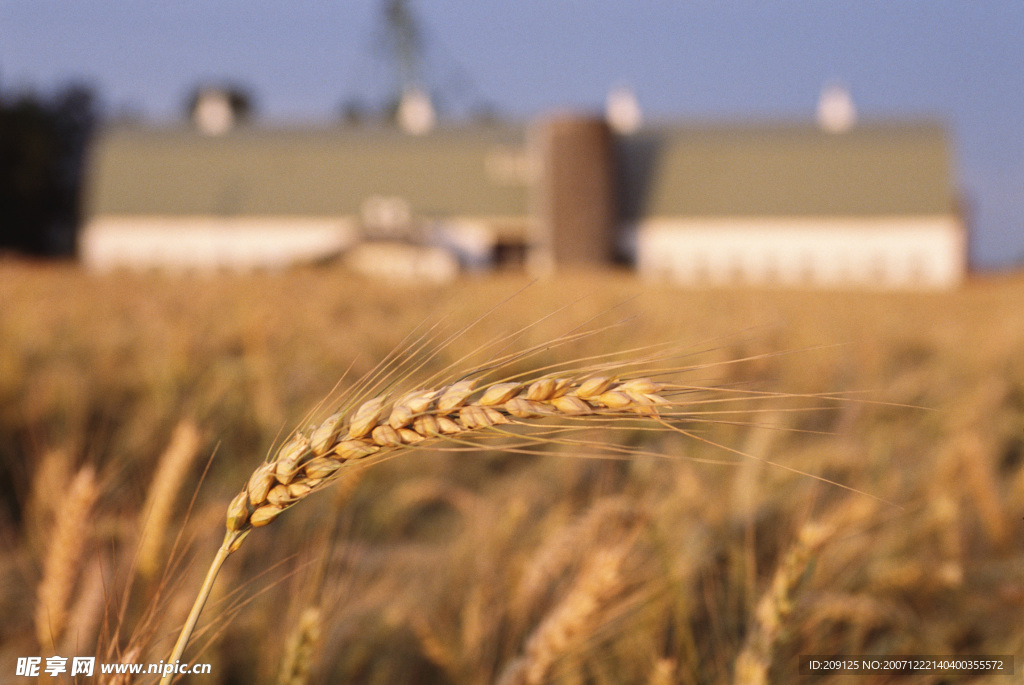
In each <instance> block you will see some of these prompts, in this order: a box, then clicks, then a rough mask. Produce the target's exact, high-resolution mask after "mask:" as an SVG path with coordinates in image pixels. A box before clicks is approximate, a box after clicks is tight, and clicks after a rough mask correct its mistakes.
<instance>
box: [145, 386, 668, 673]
mask: <svg viewBox="0 0 1024 685" xmlns="http://www.w3.org/2000/svg"><path fill="white" fill-rule="evenodd" d="M666 388H667V386H666V385H665V384H663V383H656V382H654V381H652V380H649V379H646V378H631V379H626V380H620V379H617V378H615V377H613V376H606V375H593V374H591V375H586V376H582V377H556V376H544V377H541V378H537V379H535V380H533V381H532V382H529V383H522V382H502V383H491V384H484V385H480V386H479V387H478V381H477V380H476V379H463V380H460V381H458V382H455V383H452V384H450V385H446V386H444V387H441V388H437V389H434V390H420V391H416V392H412V393H408V394H405V395H403V396H402V397H400V398H399V399H397V400H395V401H393V402H389V400H388V398H387V397H386V396H379V397H375V398H372V399H369V400H367V401H364V402H363V403H362V404H359V405H358V406H354V407H351V408H349V411H345V410H342V411H339V412H336V413H334V414H332V415H331V416H329V417H328V418H327V419H326V420H324V421H322V422H321V423H320V424H319V425H316V426H314V427H313V428H312V429H311V430H308V431H298V432H296V433H295V434H294V435H293V436H292V437H291V438H290V439H289V440H288V441H287V442H286V443H285V444H284V446H283V447H281V448H280V449H279V450H278V451H277V453H276V455H274V457H273V458H272V459H270V460H268V461H266V462H264V463H263V464H262V465H260V466H259V467H257V468H256V470H255V471H254V472H253V473H252V475H251V476H250V477H249V480H248V482H247V483H246V484H245V487H244V488H242V491H241V492H239V493H238V495H236V496H235V498H234V499H233V500H232V501H231V504H230V505H229V506H228V512H227V532H226V534H225V536H224V541H223V542H222V544H221V547H220V549H219V550H218V551H217V555H216V557H215V558H214V560H213V563H212V564H211V566H210V569H209V572H208V573H207V576H206V579H205V580H204V582H203V586H202V588H201V590H200V593H199V596H198V597H197V598H196V602H195V605H194V606H193V608H192V612H191V613H190V614H189V617H188V619H187V620H186V623H185V626H184V627H183V628H182V631H181V634H180V635H179V637H178V641H177V643H176V644H175V646H174V651H173V652H172V653H171V656H170V657H169V658H168V660H167V663H174V662H175V661H176V660H178V659H180V658H181V656H182V654H183V653H184V650H185V646H186V644H187V643H188V640H189V637H190V635H191V632H192V630H194V628H195V625H196V622H197V621H198V619H199V613H200V612H201V611H202V607H203V605H204V604H205V602H206V599H207V596H208V595H209V591H210V589H211V588H212V587H213V582H214V580H215V579H216V576H217V573H218V572H219V570H220V567H221V566H222V565H223V563H224V561H225V560H226V559H227V558H228V556H230V555H231V554H232V553H233V552H235V551H236V550H237V549H238V548H239V547H240V546H241V544H242V542H243V541H244V540H245V538H246V536H247V535H249V533H250V532H252V530H253V528H259V527H261V526H265V525H267V524H269V523H271V522H272V521H273V520H274V519H276V518H277V517H278V516H280V515H281V513H282V512H284V511H285V510H287V509H289V508H291V507H293V506H295V505H296V504H297V503H299V502H301V501H302V500H304V499H305V498H306V497H308V496H309V495H311V494H312V493H314V492H316V491H318V490H322V489H324V488H325V487H327V486H328V485H330V484H331V483H333V482H334V481H335V480H337V479H338V478H339V477H340V476H341V475H342V474H343V473H344V472H345V471H346V469H348V468H351V467H353V466H356V465H363V464H366V463H368V462H369V461H371V460H372V461H378V460H380V459H382V458H385V457H386V456H393V455H394V454H396V453H398V452H399V451H400V450H405V449H409V448H410V447H417V446H421V445H423V444H425V443H429V442H431V441H437V440H441V439H448V440H459V439H467V440H468V439H472V438H474V437H476V436H477V435H480V434H482V433H483V432H484V431H485V429H489V428H490V429H493V428H496V427H499V426H502V425H506V424H530V423H531V420H534V419H542V418H546V417H561V418H563V419H565V418H577V417H610V416H620V417H622V416H642V417H651V418H657V417H659V409H661V408H668V407H670V406H671V404H672V403H671V402H670V401H669V400H667V399H666V398H665V397H664V395H663V393H664V391H665V390H666ZM169 682H170V676H167V677H165V678H164V679H163V680H161V683H169Z"/></svg>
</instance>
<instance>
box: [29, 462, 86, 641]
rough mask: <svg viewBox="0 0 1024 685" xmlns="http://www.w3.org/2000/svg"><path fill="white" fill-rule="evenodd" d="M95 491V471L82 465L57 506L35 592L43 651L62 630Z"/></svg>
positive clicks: (84, 540)
mask: <svg viewBox="0 0 1024 685" xmlns="http://www.w3.org/2000/svg"><path fill="white" fill-rule="evenodd" d="M98 493H99V490H98V487H97V485H96V476H95V472H94V471H93V469H92V467H89V466H86V467H84V468H82V469H81V470H80V471H79V472H78V473H77V474H76V475H75V477H74V479H72V481H71V484H70V485H69V486H68V489H67V497H66V498H65V499H64V500H63V501H62V502H61V503H60V506H59V507H58V508H57V511H56V516H55V520H54V526H53V532H52V533H51V536H50V545H49V549H48V551H47V554H46V561H45V562H44V564H43V577H42V580H41V581H40V582H39V588H38V590H37V593H36V598H37V605H36V617H35V623H36V639H37V640H38V641H39V646H40V647H41V648H42V649H43V650H44V651H48V650H51V649H56V648H57V645H58V644H59V643H60V638H61V636H62V635H63V633H64V628H65V626H66V619H67V612H68V602H69V600H70V599H71V594H72V592H73V590H74V586H75V583H76V581H77V579H78V575H79V569H80V568H81V561H82V555H83V554H84V552H85V548H86V545H87V543H88V540H89V530H90V518H91V514H92V508H93V505H94V504H95V503H96V499H97V496H98Z"/></svg>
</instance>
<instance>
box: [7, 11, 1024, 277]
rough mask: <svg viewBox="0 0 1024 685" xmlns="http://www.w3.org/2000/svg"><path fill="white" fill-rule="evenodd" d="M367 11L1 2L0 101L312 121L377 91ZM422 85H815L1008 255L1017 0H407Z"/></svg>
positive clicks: (643, 93)
mask: <svg viewBox="0 0 1024 685" xmlns="http://www.w3.org/2000/svg"><path fill="white" fill-rule="evenodd" d="M380 5H381V3H380V2H377V1H373V0H363V1H356V0H336V1H335V2H314V1H313V0H287V1H285V0H276V1H274V2H269V1H267V0H152V1H148V2H130V1H129V0H117V1H115V0H63V1H56V0H0V89H2V90H3V91H4V92H7V93H10V92H12V91H17V90H21V89H24V88H31V89H34V90H36V91H39V92H42V93H48V92H52V91H53V90H54V89H55V88H57V87H59V86H60V85H61V84H64V83H67V82H69V81H72V80H77V81H84V82H86V83H87V84H89V85H92V86H93V87H94V88H95V89H96V90H97V93H98V95H99V97H100V100H101V103H102V104H103V108H104V111H105V112H107V113H116V112H121V111H131V112H134V113H136V114H141V115H143V116H145V117H148V118H152V119H160V120H167V119H173V118H176V117H179V116H180V114H181V112H182V110H183V107H184V102H185V99H186V97H187V95H188V93H189V92H190V91H191V89H193V88H194V87H195V86H196V85H197V84H199V83H201V82H210V81H216V82H221V81H231V82H237V83H240V84H242V85H244V86H246V87H247V88H249V89H251V91H252V93H253V94H254V96H255V101H256V105H257V112H258V115H259V117H260V118H261V119H263V120H265V121H273V122H275V123H277V122H284V121H296V120H301V121H311V122H325V121H330V120H332V119H335V118H336V117H337V116H338V112H339V109H340V106H341V104H342V103H343V102H347V101H352V100H361V101H364V102H368V103H371V104H376V103H379V102H380V101H382V100H383V99H384V98H385V97H386V96H387V94H388V93H390V92H391V91H392V89H393V87H394V80H393V76H392V70H391V68H390V66H389V62H388V61H387V59H386V57H385V51H384V49H383V43H382V40H381V31H382V25H383V22H382V19H381V8H380ZM411 7H412V10H413V11H414V12H415V14H416V17H417V18H418V20H419V23H420V28H421V33H422V38H423V43H424V46H425V60H424V66H423V70H424V79H425V81H426V82H427V84H428V85H429V86H430V87H431V88H432V89H434V90H436V91H437V92H438V93H439V95H440V97H441V98H442V101H443V102H445V103H447V107H448V110H449V111H450V112H453V113H458V112H466V111H469V110H471V109H473V108H475V107H478V106H481V105H487V106H490V107H492V108H494V109H495V110H496V111H498V112H499V113H501V114H502V115H504V116H507V117H509V118H515V119H525V118H528V117H532V116H535V115H537V114H540V113H543V112H545V111H547V110H550V109H553V108H576V109H589V110H596V109H597V108H599V107H601V106H602V103H603V101H604V98H605V95H606V93H607V91H608V89H609V88H610V87H612V86H616V85H626V86H629V87H631V88H633V89H634V90H635V91H636V93H637V96H638V97H639V100H640V103H641V105H642V107H643V108H644V111H645V114H646V116H647V117H648V119H672V120H681V121H691V120H702V121H705V120H710V119H718V118H725V119H732V120H759V119H766V120H779V119H800V118H802V119H810V118H811V117H812V116H813V114H814V107H815V104H816V102H817V98H818V95H819V93H820V91H821V88H822V86H823V84H825V83H826V82H840V83H842V84H844V85H846V86H847V87H848V88H849V90H850V91H851V93H852V95H853V98H854V101H855V103H856V106H857V109H858V112H859V115H860V117H861V118H862V119H892V118H901V117H917V116H926V117H930V118H933V119H938V120H940V121H942V122H944V123H946V124H947V125H948V127H949V129H950V132H951V134H952V137H953V140H954V143H955V155H956V168H957V181H958V183H959V185H960V189H961V193H962V195H963V197H964V199H965V201H966V203H967V208H968V212H969V217H970V221H971V226H972V229H973V235H972V239H971V249H972V257H973V260H974V261H975V263H976V264H978V265H980V266H983V267H993V266H1005V265H1009V264H1012V263H1021V262H1024V2H1022V0H917V1H908V0H856V1H854V2H839V1H834V2H833V1H830V0H774V1H773V0H764V1H757V0H743V1H740V0H512V1H506V2H488V1H487V0H411Z"/></svg>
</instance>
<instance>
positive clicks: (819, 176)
mask: <svg viewBox="0 0 1024 685" xmlns="http://www.w3.org/2000/svg"><path fill="white" fill-rule="evenodd" d="M949 148H950V146H949V143H948V141H947V139H946V135H945V132H944V130H943V128H942V127H941V126H938V125H935V124H929V123H913V124H864V125H861V126H856V127H854V128H852V129H850V130H849V131H847V132H845V133H828V132H825V131H822V130H821V129H819V128H817V127H816V126H813V125H809V124H779V125H763V124H751V125H732V126H726V125H720V126H711V125H709V126H704V127H699V126H691V127H678V128H662V129H654V130H650V131H646V132H641V133H639V134H637V135H635V136H632V137H629V138H625V139H623V140H622V141H621V143H620V151H619V158H620V172H621V178H622V185H621V188H622V190H623V192H622V196H621V198H620V199H621V202H622V207H623V211H624V214H625V215H626V216H627V217H634V218H635V217H641V216H699V217H722V216H823V215H824V216H872V215H893V214H899V215H914V214H917V215H920V214H948V213H950V212H952V211H954V210H955V204H956V203H955V196H954V192H953V181H952V169H951V160H950V149H949Z"/></svg>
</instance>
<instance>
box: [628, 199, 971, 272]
mask: <svg viewBox="0 0 1024 685" xmlns="http://www.w3.org/2000/svg"><path fill="white" fill-rule="evenodd" d="M635 230H636V233H635V249H636V260H637V269H638V271H639V273H640V276H641V277H642V278H645V279H648V280H668V281H672V282H676V283H681V284H692V285H699V284H711V285H727V284H766V285H771V284H781V285H815V286H857V287H869V288H904V289H918V288H920V289H943V288H953V287H956V286H957V285H958V284H960V283H961V281H962V280H963V278H964V277H965V273H964V272H965V268H966V255H965V250H966V245H965V235H964V230H963V227H962V225H961V224H960V222H959V221H958V220H957V219H955V218H953V217H949V216H934V217H930V216H922V217H879V218H830V217H822V218H801V217H796V218H777V219H769V218H765V219H762V218H750V219H745V218H722V219H700V218H696V219H668V218H661V219H651V220H648V221H644V222H641V223H639V224H638V225H637V226H636V229H635Z"/></svg>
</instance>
